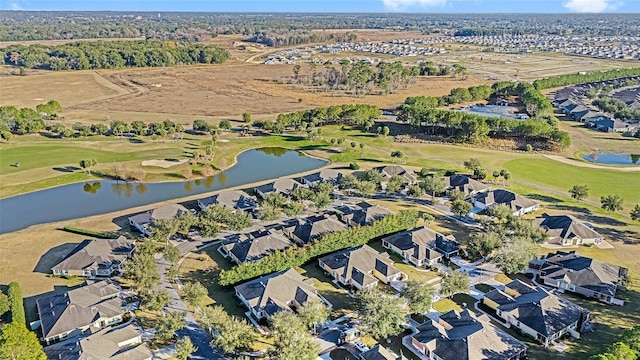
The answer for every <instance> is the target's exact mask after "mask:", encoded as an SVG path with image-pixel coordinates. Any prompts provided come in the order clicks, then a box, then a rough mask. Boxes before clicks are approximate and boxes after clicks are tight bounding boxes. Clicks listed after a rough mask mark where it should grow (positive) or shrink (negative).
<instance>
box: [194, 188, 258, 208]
mask: <svg viewBox="0 0 640 360" xmlns="http://www.w3.org/2000/svg"><path fill="white" fill-rule="evenodd" d="M210 205H220V206H222V207H224V208H225V209H229V210H233V211H235V210H240V211H255V210H258V200H256V198H255V197H253V196H251V195H249V194H247V193H246V192H244V191H242V190H231V191H225V192H222V193H219V194H215V195H213V196H209V197H207V198H204V199H200V200H198V206H199V207H200V209H202V210H204V209H206V208H207V207H208V206H210Z"/></svg>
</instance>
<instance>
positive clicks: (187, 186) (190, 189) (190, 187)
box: [184, 181, 193, 193]
mask: <svg viewBox="0 0 640 360" xmlns="http://www.w3.org/2000/svg"><path fill="white" fill-rule="evenodd" d="M184 190H185V191H186V192H188V193H190V192H193V183H192V182H191V181H185V182H184Z"/></svg>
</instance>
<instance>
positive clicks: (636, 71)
mask: <svg viewBox="0 0 640 360" xmlns="http://www.w3.org/2000/svg"><path fill="white" fill-rule="evenodd" d="M638 75H640V67H634V68H628V69H613V70H607V71H596V72H591V73H578V74H568V75H559V76H552V77H547V78H543V79H538V80H535V81H534V82H533V86H534V87H535V88H536V89H538V90H543V89H549V88H554V87H561V86H567V85H574V84H581V83H586V82H594V81H605V80H612V79H618V78H625V77H629V76H638Z"/></svg>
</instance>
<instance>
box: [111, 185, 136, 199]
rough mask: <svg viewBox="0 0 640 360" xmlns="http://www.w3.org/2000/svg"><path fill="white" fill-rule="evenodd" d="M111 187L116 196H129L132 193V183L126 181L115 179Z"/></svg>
mask: <svg viewBox="0 0 640 360" xmlns="http://www.w3.org/2000/svg"><path fill="white" fill-rule="evenodd" d="M111 187H112V188H113V193H114V194H116V195H118V196H122V195H124V196H126V197H131V195H132V194H133V184H132V183H130V182H127V181H124V182H123V181H117V182H115V183H114V184H111Z"/></svg>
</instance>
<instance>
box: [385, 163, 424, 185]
mask: <svg viewBox="0 0 640 360" xmlns="http://www.w3.org/2000/svg"><path fill="white" fill-rule="evenodd" d="M375 170H377V171H378V172H380V174H382V178H383V179H384V180H389V179H390V178H391V177H392V176H400V177H401V178H402V179H403V180H404V181H405V182H408V183H413V182H415V181H416V180H418V177H417V176H416V174H415V172H414V171H413V170H411V169H409V168H405V167H404V166H399V165H388V166H381V167H377V168H375Z"/></svg>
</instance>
